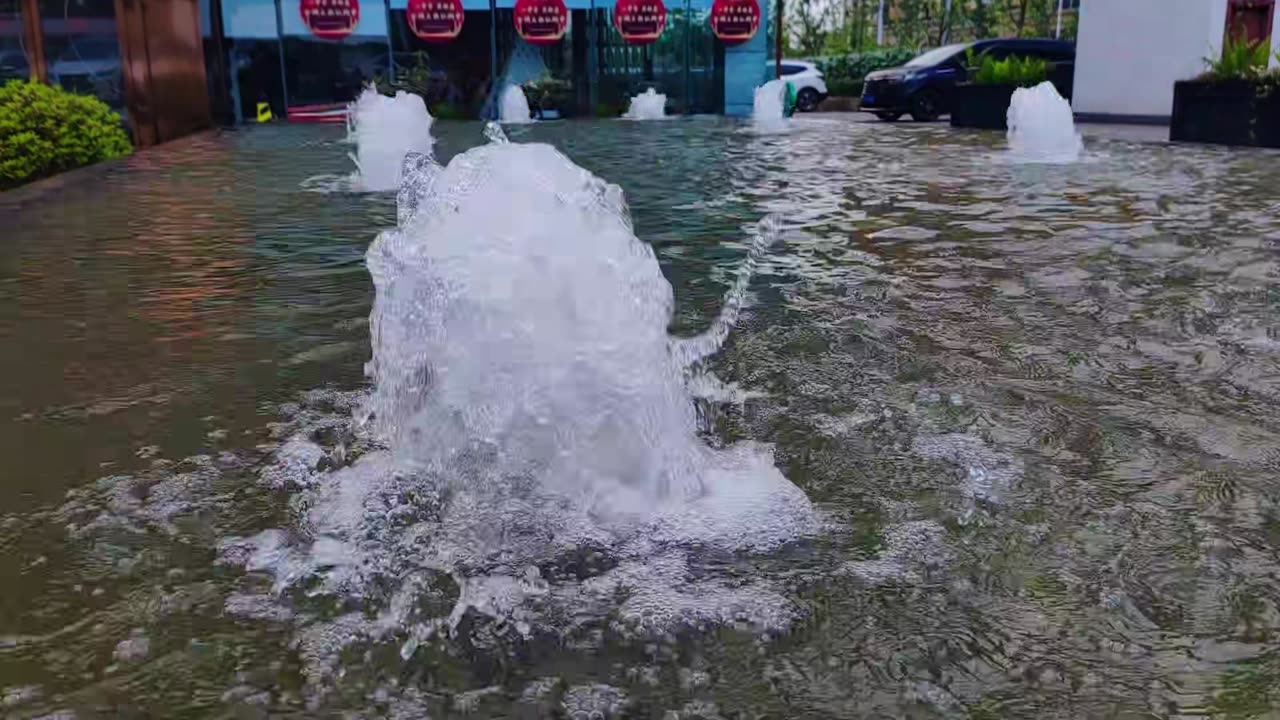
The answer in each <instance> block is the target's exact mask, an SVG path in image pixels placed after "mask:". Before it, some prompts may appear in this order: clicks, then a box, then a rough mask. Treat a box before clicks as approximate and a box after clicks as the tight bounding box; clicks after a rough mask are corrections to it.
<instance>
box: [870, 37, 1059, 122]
mask: <svg viewBox="0 0 1280 720" xmlns="http://www.w3.org/2000/svg"><path fill="white" fill-rule="evenodd" d="M969 50H973V52H974V54H975V55H977V56H978V57H983V56H990V57H992V58H994V59H996V60H1003V59H1005V58H1007V57H1009V56H1010V55H1018V56H1019V57H1038V58H1043V59H1044V60H1045V61H1046V62H1048V63H1049V80H1050V81H1051V82H1052V83H1053V84H1054V85H1055V86H1056V87H1057V88H1058V94H1060V95H1062V97H1064V98H1066V99H1067V100H1070V99H1071V86H1072V81H1073V78H1074V75H1075V62H1076V46H1075V45H1074V44H1073V43H1069V42H1061V41H1058V40H1032V39H1024V38H1009V39H1003V40H978V41H977V42H968V43H957V44H955V45H945V46H943V47H940V48H935V49H933V50H930V51H928V52H926V53H924V54H923V55H921V56H919V57H917V58H915V59H914V60H912V61H911V62H909V63H907V64H906V65H903V66H902V67H896V68H889V69H888V70H877V71H875V72H872V73H867V77H866V79H865V81H864V82H863V85H862V109H863V110H866V111H867V112H873V113H875V114H876V117H878V118H880V119H881V120H888V121H893V120H897V119H898V118H900V117H902V116H903V115H904V114H906V113H910V114H911V117H912V118H913V119H915V120H918V121H922V122H923V121H929V120H937V119H938V118H939V117H941V116H942V115H946V114H947V113H949V112H950V111H951V94H952V90H953V89H954V88H955V86H956V83H959V82H964V81H965V80H966V79H967V68H966V67H965V61H966V55H967V53H968V51H969Z"/></svg>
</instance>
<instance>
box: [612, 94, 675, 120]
mask: <svg viewBox="0 0 1280 720" xmlns="http://www.w3.org/2000/svg"><path fill="white" fill-rule="evenodd" d="M622 117H624V118H626V119H628V120H662V119H664V118H666V117H667V96H666V95H663V94H662V93H660V92H658V91H656V90H654V89H653V88H649V89H648V90H645V91H644V92H642V93H640V94H639V95H636V96H635V97H633V98H631V104H630V105H629V106H627V111H626V112H625V113H623V114H622Z"/></svg>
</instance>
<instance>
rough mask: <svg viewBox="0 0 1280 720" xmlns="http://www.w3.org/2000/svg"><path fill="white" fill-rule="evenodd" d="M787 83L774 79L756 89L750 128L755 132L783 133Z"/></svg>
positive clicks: (785, 121) (785, 119) (786, 126)
mask: <svg viewBox="0 0 1280 720" xmlns="http://www.w3.org/2000/svg"><path fill="white" fill-rule="evenodd" d="M786 97H787V82H786V81H785V80H780V79H775V80H770V81H769V82H767V83H765V84H764V85H761V86H760V87H758V88H756V93H755V98H754V101H753V102H752V107H751V126H752V129H754V130H755V131H756V132H761V133H776V132H785V131H786V130H787V128H788V125H789V123H788V122H787V118H786V112H785V105H786Z"/></svg>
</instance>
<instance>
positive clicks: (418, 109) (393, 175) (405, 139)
mask: <svg viewBox="0 0 1280 720" xmlns="http://www.w3.org/2000/svg"><path fill="white" fill-rule="evenodd" d="M431 123H432V117H431V114H430V113H428V112H427V106H426V103H424V102H423V101H422V98H420V97H418V96H417V95H414V94H412V93H406V92H397V93H396V96H395V97H387V96H385V95H382V94H380V93H379V92H378V91H377V89H376V88H374V87H373V86H370V87H367V88H365V90H364V92H362V93H360V97H359V98H357V99H356V101H355V102H353V103H351V105H350V107H349V109H348V114H347V137H348V139H349V140H350V141H351V142H353V143H354V144H355V146H356V153H355V155H352V156H351V159H352V160H353V161H354V162H355V164H356V173H355V175H353V176H352V178H351V184H352V186H353V187H354V188H356V189H359V190H365V191H370V192H381V191H385V190H395V189H396V188H398V187H400V179H401V178H400V173H401V166H402V165H403V164H404V159H405V156H406V155H408V154H409V153H429V152H431V146H432V144H433V143H434V142H435V141H434V140H433V139H432V137H431Z"/></svg>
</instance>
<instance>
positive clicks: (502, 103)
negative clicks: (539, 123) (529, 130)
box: [498, 84, 533, 124]
mask: <svg viewBox="0 0 1280 720" xmlns="http://www.w3.org/2000/svg"><path fill="white" fill-rule="evenodd" d="M498 117H499V118H500V119H501V120H502V122H504V123H507V124H513V123H528V122H533V118H532V117H530V113H529V99H528V98H526V97H525V96H524V90H522V89H521V88H520V86H519V85H514V84H513V85H507V86H506V87H505V88H503V89H502V97H501V98H500V99H499V101H498Z"/></svg>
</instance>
